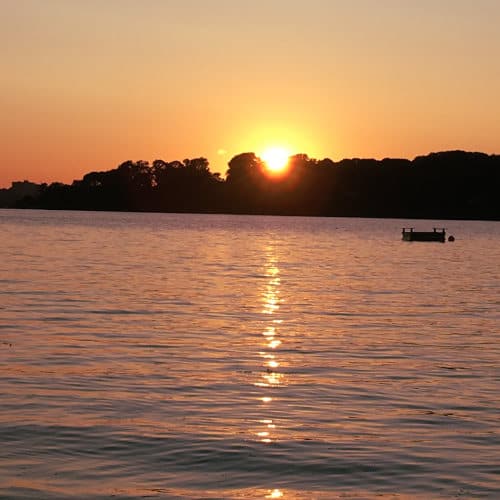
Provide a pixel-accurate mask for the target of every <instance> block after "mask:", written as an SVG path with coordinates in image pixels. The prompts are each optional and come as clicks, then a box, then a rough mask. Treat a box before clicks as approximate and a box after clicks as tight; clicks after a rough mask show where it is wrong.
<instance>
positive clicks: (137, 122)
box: [0, 0, 500, 186]
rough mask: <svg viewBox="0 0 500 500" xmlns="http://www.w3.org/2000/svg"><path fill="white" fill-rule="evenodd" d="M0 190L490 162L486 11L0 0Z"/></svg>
mask: <svg viewBox="0 0 500 500" xmlns="http://www.w3.org/2000/svg"><path fill="white" fill-rule="evenodd" d="M0 6H1V9H2V16H1V17H0V66H1V67H0V90H1V92H0V100H1V104H2V106H1V109H2V113H1V114H0V145H1V152H2V158H1V164H0V186H8V185H9V184H10V182H11V181H13V180H23V179H29V180H32V181H36V182H41V181H45V182H51V181H55V180H58V181H64V182H71V181H72V180H73V179H75V178H81V177H82V175H83V174H84V173H86V172H89V171H91V170H109V169H111V168H114V167H116V166H117V165H118V164H119V163H121V162H122V161H125V160H128V159H131V160H139V159H143V160H150V161H151V160H154V159H156V158H162V159H164V160H174V159H183V158H186V157H188V158H193V157H196V156H205V157H207V158H208V159H209V160H210V164H211V169H212V171H219V172H221V173H224V172H225V170H226V168H227V162H228V161H229V159H230V158H231V157H232V156H233V155H235V154H238V153H241V152H245V151H254V152H256V153H258V154H259V153H261V152H262V151H263V149H265V148H266V147H267V146H273V145H276V146H280V145H281V146H285V147H288V148H289V149H290V150H291V152H292V153H308V154H309V155H310V156H312V157H316V158H323V157H330V158H332V159H335V160H338V159H341V158H344V157H353V156H357V157H375V158H383V157H386V156H391V157H406V158H413V157H414V156H415V155H418V154H426V153H428V152H430V151H438V150H446V149H466V150H478V151H484V152H487V153H494V152H495V153H499V152H500V97H499V94H500V91H499V89H500V64H499V62H498V61H500V29H499V28H498V26H500V2H498V1H496V0H475V1H472V0H470V1H466V0H432V1H431V0H419V1H418V2H416V1H415V2H413V1H410V0H408V1H405V0H345V1H344V0H272V1H271V0H253V1H252V2H247V1H246V0H210V1H207V0H141V1H138V0H85V1H77V0H48V1H43V0H0Z"/></svg>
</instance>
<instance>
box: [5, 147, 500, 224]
mask: <svg viewBox="0 0 500 500" xmlns="http://www.w3.org/2000/svg"><path fill="white" fill-rule="evenodd" d="M499 193H500V156H499V155H487V154H485V153H469V152H465V151H447V152H440V153H431V154H429V155H427V156H420V157H417V158H415V159H414V160H411V161H410V160H405V159H391V158H386V159H383V160H372V159H357V158H355V159H348V160H341V161H339V162H334V161H332V160H330V159H328V158H326V159H323V160H316V159H312V158H309V157H308V156H307V155H295V156H292V157H290V160H289V165H288V168H287V170H286V172H285V173H283V174H282V175H280V176H273V175H270V174H269V172H268V171H267V170H266V166H265V163H264V162H263V161H262V160H261V159H260V158H258V157H257V156H256V155H255V154H254V153H242V154H240V155H237V156H235V157H234V158H233V159H231V161H230V162H229V169H228V172H227V177H226V179H222V178H221V177H220V175H219V174H214V173H212V172H211V171H210V169H209V164H208V161H207V160H206V159H205V158H195V159H191V160H184V161H183V162H179V161H173V162H165V161H163V160H155V161H154V162H153V163H152V164H149V163H148V162H145V161H137V162H132V161H127V162H125V163H123V164H121V165H120V166H118V167H117V168H116V169H112V170H109V171H104V172H89V173H88V174H86V175H85V176H84V177H83V178H82V179H81V180H75V181H73V183H72V184H63V183H59V182H54V183H52V184H36V183H32V182H29V181H22V182H13V183H12V186H11V187H10V188H8V189H0V207H2V208H27V209H29V208H33V209H49V210H79V211H80V210H85V211H99V212H101V211H105V212H149V213H199V214H228V215H229V214H241V215H278V216H320V217H362V218H381V219H388V218H395V219H423V220H431V219H439V220H491V221H499V220H500V196H499Z"/></svg>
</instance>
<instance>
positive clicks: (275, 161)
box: [261, 147, 290, 174]
mask: <svg viewBox="0 0 500 500" xmlns="http://www.w3.org/2000/svg"><path fill="white" fill-rule="evenodd" d="M261 158H262V160H264V163H265V164H266V167H267V168H268V170H269V171H270V172H271V173H273V174H280V173H282V172H284V171H285V170H286V167H287V166H288V161H289V158H290V151H288V150H287V149H285V148H280V147H275V148H268V149H266V150H265V151H264V152H263V153H262V154H261Z"/></svg>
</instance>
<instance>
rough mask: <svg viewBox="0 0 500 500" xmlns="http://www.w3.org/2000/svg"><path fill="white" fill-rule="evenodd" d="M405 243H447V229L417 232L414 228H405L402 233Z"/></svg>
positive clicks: (436, 228)
mask: <svg viewBox="0 0 500 500" xmlns="http://www.w3.org/2000/svg"><path fill="white" fill-rule="evenodd" d="M402 235H403V237H402V240H403V241H439V242H441V243H444V242H445V241H446V229H445V228H444V227H441V228H439V227H434V228H432V231H415V230H414V229H413V228H412V227H404V228H403V232H402Z"/></svg>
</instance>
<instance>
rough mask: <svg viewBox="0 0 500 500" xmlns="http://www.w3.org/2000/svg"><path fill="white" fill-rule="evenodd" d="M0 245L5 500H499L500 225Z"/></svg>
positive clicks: (158, 222)
mask: <svg viewBox="0 0 500 500" xmlns="http://www.w3.org/2000/svg"><path fill="white" fill-rule="evenodd" d="M403 225H413V226H415V227H417V228H420V229H424V230H425V229H428V228H430V227H432V226H433V225H439V226H441V225H444V226H446V227H447V228H448V231H449V233H450V234H453V235H454V236H455V237H456V242H455V243H445V244H440V243H407V242H402V241H400V230H401V227H402V226H403ZM0 231H1V241H2V243H1V246H0V384H1V386H0V387H1V391H0V498H9V499H21V498H44V499H45V498H48V499H56V498H57V499H63V498H64V499H66V498H68V499H72V498H75V499H76V498H127V499H128V498H186V499H189V498H204V499H216V498H238V499H241V498H243V499H247V498H260V499H264V498H283V499H297V498H324V499H329V498H356V499H359V498H374V497H377V498H384V499H388V498H391V499H392V498H395V499H402V498H422V499H423V498H500V424H499V422H500V396H499V395H500V347H499V346H500V265H499V264H500V223H498V222H463V221H447V222H445V223H439V221H437V222H432V221H398V220H377V219H374V220H367V219H364V220H363V219H325V218H293V217H290V218H288V217H250V216H220V215H216V216H215V215H214V216H211V215H174V214H125V213H124V214H121V213H75V212H44V211H6V210H0Z"/></svg>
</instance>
